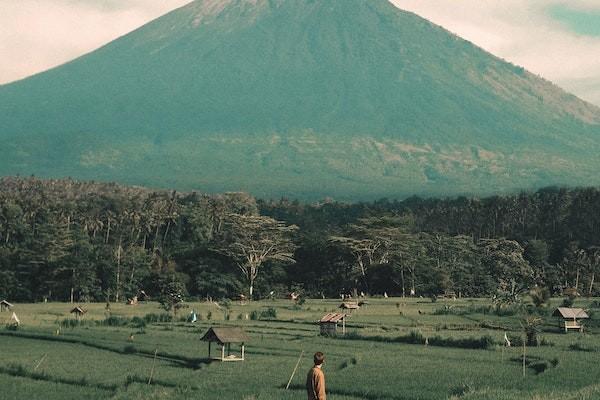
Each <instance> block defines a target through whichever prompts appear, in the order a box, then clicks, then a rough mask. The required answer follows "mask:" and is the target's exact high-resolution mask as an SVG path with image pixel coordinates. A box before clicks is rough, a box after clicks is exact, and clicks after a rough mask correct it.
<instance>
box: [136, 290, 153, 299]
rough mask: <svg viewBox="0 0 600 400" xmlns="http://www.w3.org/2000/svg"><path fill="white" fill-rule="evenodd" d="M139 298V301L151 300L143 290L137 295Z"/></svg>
mask: <svg viewBox="0 0 600 400" xmlns="http://www.w3.org/2000/svg"><path fill="white" fill-rule="evenodd" d="M137 298H138V301H150V296H148V295H147V294H146V292H145V291H143V290H140V293H139V294H138V295H137Z"/></svg>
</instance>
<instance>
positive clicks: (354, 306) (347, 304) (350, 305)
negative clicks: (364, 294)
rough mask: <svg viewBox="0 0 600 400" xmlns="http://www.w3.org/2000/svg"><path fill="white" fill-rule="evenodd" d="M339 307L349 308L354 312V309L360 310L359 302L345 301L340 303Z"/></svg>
mask: <svg viewBox="0 0 600 400" xmlns="http://www.w3.org/2000/svg"><path fill="white" fill-rule="evenodd" d="M338 308H341V309H342V310H349V311H350V312H352V311H353V310H358V309H359V308H360V306H359V305H358V303H350V302H344V303H342V304H340V306H339V307H338Z"/></svg>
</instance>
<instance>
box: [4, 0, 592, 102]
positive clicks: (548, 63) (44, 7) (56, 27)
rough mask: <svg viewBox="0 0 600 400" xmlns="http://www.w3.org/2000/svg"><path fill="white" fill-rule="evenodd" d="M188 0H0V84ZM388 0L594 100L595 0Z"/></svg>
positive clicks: (104, 40)
mask: <svg viewBox="0 0 600 400" xmlns="http://www.w3.org/2000/svg"><path fill="white" fill-rule="evenodd" d="M188 1H189V0H0V84H1V83H7V82H10V81H13V80H17V79H20V78H23V77H26V76H28V75H31V74H34V73H36V72H40V71H43V70H45V69H48V68H50V67H53V66H56V65H59V64H61V63H63V62H66V61H68V60H70V59H73V58H75V57H77V56H79V55H82V54H84V53H86V52H89V51H90V50H93V49H95V48H97V47H99V46H101V45H102V44H105V43H107V42H109V41H110V40H112V39H115V38H117V37H119V36H121V35H123V34H125V33H127V32H129V31H131V30H133V29H135V28H137V27H138V26H140V25H142V24H144V23H145V22H148V21H150V20H152V19H154V18H156V17H158V16H160V15H161V14H164V13H166V12H168V11H169V10H171V9H173V8H176V7H179V6H181V5H183V4H185V3H187V2H188ZM323 1H327V0H323ZM365 1H368V0H365ZM392 1H393V2H394V3H395V4H396V5H398V6H399V7H400V8H403V9H406V10H410V11H413V12H415V13H417V14H419V15H421V16H423V17H425V18H427V19H429V20H431V21H433V22H435V23H437V24H439V25H442V26H443V27H445V28H446V29H448V30H450V31H452V32H454V33H456V34H458V35H459V36H462V37H464V38H466V39H468V40H470V41H472V42H474V43H475V44H477V45H479V46H481V47H483V48H484V49H486V50H488V51H490V52H492V53H494V54H496V55H498V56H500V57H503V58H505V59H507V60H509V61H511V62H513V63H515V64H518V65H522V66H524V67H526V68H527V69H529V70H530V71H532V72H534V73H537V74H539V75H541V76H543V77H545V78H547V79H549V80H552V81H553V82H555V83H557V84H559V85H560V86H562V87H564V88H565V89H567V90H569V91H572V92H573V93H575V94H577V95H579V96H580V97H582V98H584V99H586V100H589V101H592V102H594V103H596V104H598V105H600V0H392Z"/></svg>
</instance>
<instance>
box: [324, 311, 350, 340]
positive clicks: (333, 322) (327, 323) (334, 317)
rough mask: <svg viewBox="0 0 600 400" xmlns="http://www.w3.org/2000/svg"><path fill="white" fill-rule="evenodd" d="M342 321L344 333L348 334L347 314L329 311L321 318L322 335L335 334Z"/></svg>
mask: <svg viewBox="0 0 600 400" xmlns="http://www.w3.org/2000/svg"><path fill="white" fill-rule="evenodd" d="M340 322H341V323H342V335H345V334H346V314H340V313H329V314H325V315H324V316H323V318H321V319H320V320H319V326H320V328H321V335H323V336H335V335H337V333H338V325H339V323H340Z"/></svg>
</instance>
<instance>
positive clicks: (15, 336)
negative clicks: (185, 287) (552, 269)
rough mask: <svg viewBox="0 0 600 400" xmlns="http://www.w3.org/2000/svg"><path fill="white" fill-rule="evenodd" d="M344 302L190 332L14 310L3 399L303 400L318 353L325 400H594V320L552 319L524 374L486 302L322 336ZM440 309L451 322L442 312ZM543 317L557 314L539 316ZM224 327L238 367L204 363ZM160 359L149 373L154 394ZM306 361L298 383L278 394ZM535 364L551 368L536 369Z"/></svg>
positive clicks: (4, 358)
mask: <svg viewBox="0 0 600 400" xmlns="http://www.w3.org/2000/svg"><path fill="white" fill-rule="evenodd" d="M559 301H560V300H555V301H554V302H553V305H557V304H558V303H559ZM339 303H340V301H339V300H308V301H306V303H305V304H303V305H302V306H297V305H294V304H293V303H292V302H290V301H284V300H275V301H261V302H254V303H252V304H247V305H240V304H237V303H231V305H230V308H231V309H230V311H229V313H230V314H229V315H230V319H229V320H225V317H224V312H223V311H224V308H221V309H219V308H218V307H217V306H216V305H214V304H211V303H189V306H190V308H189V309H184V310H182V311H181V312H180V316H184V315H186V314H187V313H189V312H190V311H191V310H192V309H194V310H196V312H197V313H198V315H199V318H201V319H199V320H198V321H197V322H196V323H193V324H192V323H187V322H173V323H169V322H162V323H147V324H146V326H143V325H144V323H142V322H139V321H138V320H136V321H137V322H136V321H134V322H131V320H130V319H131V318H132V317H134V316H139V317H143V316H145V315H147V314H160V313H161V312H162V311H161V309H160V308H159V306H158V304H157V303H145V304H140V305H138V306H126V305H115V304H113V305H112V308H111V315H112V316H113V317H115V316H116V317H120V318H121V319H125V321H126V322H125V325H122V326H115V324H113V326H109V325H106V324H101V323H100V322H101V321H103V320H105V318H106V317H107V315H106V311H105V309H104V307H105V306H104V304H86V305H84V308H87V309H88V310H89V311H88V313H87V314H86V315H85V318H84V320H83V322H82V323H81V324H80V325H79V326H75V327H73V328H69V327H65V324H64V323H63V326H62V327H60V323H61V321H64V320H65V319H68V318H70V316H69V314H68V311H69V310H70V309H71V308H72V306H71V305H70V304H64V303H48V304H17V305H16V306H15V309H14V311H15V312H16V313H17V315H18V316H19V318H20V320H21V327H20V329H18V330H16V331H11V330H9V329H5V328H4V324H5V323H7V322H8V320H9V317H10V315H11V313H9V312H3V313H0V323H2V328H1V329H0V388H1V390H0V398H1V399H40V400H41V399H44V400H53V399H61V400H66V399H84V398H85V399H119V400H120V399H140V400H141V399H144V400H151V399H209V400H210V399H241V400H258V399H277V400H285V399H304V398H306V396H305V393H304V378H305V374H306V371H307V370H308V369H309V368H310V367H311V358H312V357H311V356H312V353H314V352H315V351H323V352H324V353H325V354H326V364H325V367H324V370H325V373H326V379H327V389H328V399H331V400H357V399H369V400H379V399H381V400H385V399H389V400H402V399H466V400H472V399H511V400H512V399H515V400H516V399H538V400H541V399H544V400H546V399H550V400H552V399H598V398H600V383H598V380H597V377H598V375H599V374H600V365H599V364H598V362H597V359H598V352H599V351H600V338H599V335H598V334H599V333H600V324H597V323H596V320H595V319H594V317H595V316H594V315H593V316H592V320H591V321H589V323H588V329H587V330H586V333H584V334H580V333H569V334H564V333H560V332H559V331H558V329H557V328H556V326H557V322H556V321H555V320H554V319H553V318H551V317H549V316H546V317H545V323H544V325H543V326H542V332H541V333H540V338H541V339H543V343H544V344H545V345H543V346H539V347H528V348H527V356H528V357H529V358H528V366H527V368H526V376H525V377H523V376H522V364H521V358H520V357H521V352H522V348H521V347H514V346H513V347H511V348H508V349H505V350H504V351H503V350H502V347H501V346H500V345H499V343H501V342H502V339H503V337H504V333H505V332H507V333H508V335H509V336H511V337H517V336H522V335H521V328H520V324H519V317H518V316H517V315H515V316H497V315H493V314H483V313H479V312H478V308H481V307H480V306H485V305H489V301H487V300H457V301H452V300H448V301H441V300H440V301H438V302H437V303H431V302H430V301H429V300H427V299H410V300H408V299H369V305H368V306H367V307H366V308H362V309H361V310H359V311H357V312H354V313H353V314H352V316H351V317H350V318H349V320H348V331H349V332H350V335H349V338H346V339H342V338H325V337H321V336H319V335H318V333H319V328H318V325H317V324H316V323H315V321H316V320H318V319H319V318H320V317H321V316H322V315H323V314H324V313H326V312H330V311H334V310H336V308H337V306H338V305H339ZM591 304H592V300H579V301H578V302H577V304H576V306H583V307H586V308H587V307H590V306H591ZM446 306H449V307H450V310H451V311H450V314H444V315H438V314H440V310H443V309H444V308H445V307H446ZM269 307H273V308H274V309H275V310H276V311H277V312H276V314H277V316H276V318H271V319H269V320H253V319H251V318H250V316H251V315H252V312H253V311H258V313H260V311H263V310H266V309H268V308H269ZM461 310H462V311H461ZM591 310H592V312H593V311H594V309H593V308H592V309H591ZM209 313H210V315H211V319H210V320H208V319H207V318H208V316H209ZM550 313H551V307H549V308H548V310H547V311H546V315H549V314H550ZM246 315H248V317H249V318H248V319H246ZM598 315H599V316H600V313H599V314H598ZM113 319H114V318H113ZM178 319H179V318H178ZM223 325H226V326H242V327H244V329H245V330H246V331H247V332H248V334H249V335H250V336H251V338H252V340H251V342H250V343H248V344H247V348H246V361H245V362H233V363H221V362H209V361H208V360H207V359H206V356H207V344H206V343H204V342H201V341H200V337H201V335H202V334H203V333H204V332H205V331H206V329H207V328H208V327H210V326H223ZM59 327H60V328H59ZM59 329H60V332H58V334H57V330H59ZM417 331H418V332H420V333H421V334H422V335H423V337H425V338H428V342H429V343H430V344H429V345H427V346H426V345H423V344H421V343H417V344H410V343H403V342H402V338H405V337H407V336H408V335H409V334H410V333H411V332H413V334H414V333H415V332H417ZM131 335H133V339H132V340H131V339H130V336H131ZM484 335H489V336H490V337H491V338H492V339H493V341H494V342H495V343H498V344H493V345H491V346H489V347H488V348H487V349H468V348H461V347H460V346H463V345H461V344H459V341H458V339H461V338H462V339H465V338H469V337H473V338H476V339H480V338H481V337H482V336H484ZM435 337H438V338H437V339H435ZM397 338H400V339H397ZM349 339H351V340H349ZM442 339H455V340H454V341H450V340H446V341H443V340H442ZM436 340H437V342H436ZM465 343H470V342H469V341H465ZM435 344H442V345H443V346H442V345H435ZM447 346H450V347H447ZM457 346H459V347H457ZM463 347H464V346H463ZM156 350H158V355H157V358H156V361H155V369H154V376H153V380H152V383H151V384H150V385H148V379H149V376H150V373H151V370H152V365H153V358H154V353H155V351H156ZM302 350H304V351H305V355H304V357H303V358H302V361H301V363H300V368H299V372H298V373H297V374H296V376H295V378H294V380H293V382H292V385H291V387H290V389H289V390H287V391H286V390H285V389H284V388H285V385H286V383H287V381H288V379H289V377H290V374H291V372H292V370H293V368H294V365H295V363H296V361H297V359H298V356H299V355H300V353H301V351H302ZM539 365H543V367H542V369H543V368H545V370H544V371H543V372H540V371H539V368H538V367H539Z"/></svg>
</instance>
